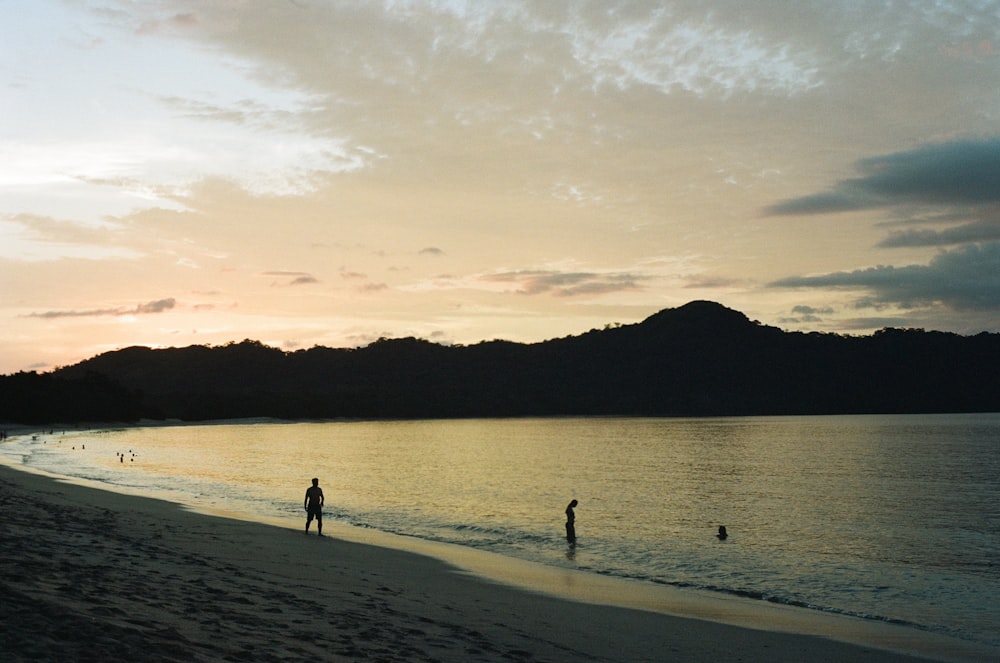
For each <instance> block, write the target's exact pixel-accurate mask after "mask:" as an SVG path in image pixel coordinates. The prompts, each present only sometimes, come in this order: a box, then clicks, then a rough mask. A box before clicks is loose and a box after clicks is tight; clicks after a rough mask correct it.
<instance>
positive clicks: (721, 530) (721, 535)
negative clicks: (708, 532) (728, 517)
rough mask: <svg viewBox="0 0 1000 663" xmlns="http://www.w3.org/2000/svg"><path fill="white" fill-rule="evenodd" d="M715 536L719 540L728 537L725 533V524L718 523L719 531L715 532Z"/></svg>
mask: <svg viewBox="0 0 1000 663" xmlns="http://www.w3.org/2000/svg"><path fill="white" fill-rule="evenodd" d="M715 536H717V537H719V541H725V540H726V539H727V538H729V535H728V534H726V526H725V525H719V533H718V534H716V535H715Z"/></svg>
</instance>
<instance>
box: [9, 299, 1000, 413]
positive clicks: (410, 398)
mask: <svg viewBox="0 0 1000 663" xmlns="http://www.w3.org/2000/svg"><path fill="white" fill-rule="evenodd" d="M998 367H1000V334H995V333H981V334H977V335H975V336H960V335H957V334H952V333H945V332H936V331H924V330H914V329H884V330H881V331H879V332H876V333H874V334H872V335H870V336H843V335H837V334H821V333H815V332H813V333H802V332H785V331H782V330H780V329H777V328H775V327H769V326H765V325H761V324H759V323H756V322H752V321H750V320H749V319H747V317H746V316H745V315H743V314H742V313H739V312H737V311H733V310H731V309H728V308H726V307H724V306H721V305H719V304H716V303H713V302H691V303H690V304H687V305H685V306H682V307H679V308H676V309H665V310H663V311H660V312H659V313H656V314H654V315H652V316H651V317H649V318H647V319H646V320H644V321H642V322H641V323H637V324H633V325H621V326H609V327H607V328H605V329H603V330H592V331H590V332H587V333H585V334H582V335H578V336H569V337H565V338H559V339H553V340H549V341H544V342H541V343H532V344H522V343H513V342H507V341H486V342H482V343H477V344H475V345H468V346H444V345H439V344H435V343H431V342H429V341H425V340H419V339H415V338H403V339H380V340H379V341H377V342H375V343H372V344H371V345H368V346H366V347H363V348H354V349H334V348H327V347H314V348H311V349H308V350H298V351H295V352H285V351H282V350H279V349H276V348H272V347H268V346H266V345H263V344H262V343H259V342H257V341H250V340H246V341H243V342H241V343H230V344H227V345H224V346H215V347H209V346H190V347H186V348H169V349H158V350H154V349H150V348H144V347H131V348H125V349H122V350H117V351H114V352H108V353H105V354H101V355H98V356H96V357H93V358H91V359H88V360H85V361H82V362H80V363H79V364H75V365H73V366H68V367H64V368H60V369H57V370H55V371H52V372H50V373H45V374H37V373H17V374H14V375H8V376H0V421H9V422H19V423H25V424H40V423H41V424H47V423H56V422H61V423H73V422H87V421H91V422H93V421H137V420H139V419H152V420H165V419H179V420H185V421H206V420H212V419H230V418H249V417H273V418H279V419H335V418H361V419H369V418H448V417H515V416H570V415H620V416H733V415H808V414H867V413H931V412H992V411H1000V381H998V380H997V379H996V372H997V368H998Z"/></svg>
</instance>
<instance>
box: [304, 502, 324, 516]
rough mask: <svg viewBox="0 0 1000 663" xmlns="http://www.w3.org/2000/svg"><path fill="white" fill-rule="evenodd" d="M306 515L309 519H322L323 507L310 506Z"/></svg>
mask: <svg viewBox="0 0 1000 663" xmlns="http://www.w3.org/2000/svg"><path fill="white" fill-rule="evenodd" d="M306 513H308V514H309V517H310V518H322V517H323V507H321V506H318V505H317V506H310V507H309V508H308V509H307V510H306Z"/></svg>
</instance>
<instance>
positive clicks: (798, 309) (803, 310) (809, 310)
mask: <svg viewBox="0 0 1000 663" xmlns="http://www.w3.org/2000/svg"><path fill="white" fill-rule="evenodd" d="M792 313H796V314H798V315H829V314H831V313H833V309H832V308H830V307H829V306H827V307H824V308H816V307H814V306H795V307H793V308H792Z"/></svg>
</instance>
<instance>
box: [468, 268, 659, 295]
mask: <svg viewBox="0 0 1000 663" xmlns="http://www.w3.org/2000/svg"><path fill="white" fill-rule="evenodd" d="M483 278H484V280H487V281H492V282H507V283H513V284H516V285H517V286H519V287H518V289H517V292H518V293H519V294H524V295H540V294H546V293H550V294H554V295H556V296H557V297H575V296H578V295H595V294H606V293H609V292H621V291H624V290H638V289H639V287H640V286H639V281H640V280H641V278H640V277H638V276H636V275H634V274H602V273H593V272H553V271H542V270H537V271H516V272H503V273H500V274H491V275H489V276H486V277H483Z"/></svg>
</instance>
